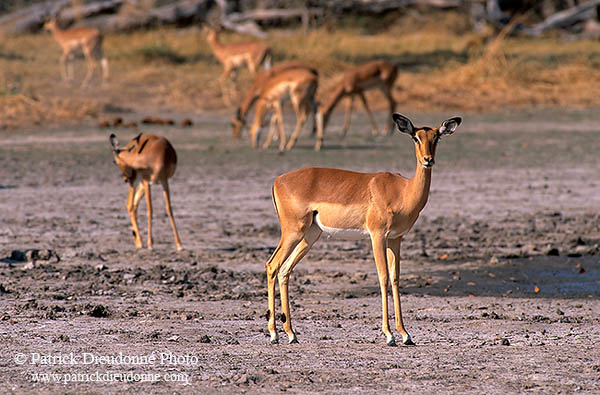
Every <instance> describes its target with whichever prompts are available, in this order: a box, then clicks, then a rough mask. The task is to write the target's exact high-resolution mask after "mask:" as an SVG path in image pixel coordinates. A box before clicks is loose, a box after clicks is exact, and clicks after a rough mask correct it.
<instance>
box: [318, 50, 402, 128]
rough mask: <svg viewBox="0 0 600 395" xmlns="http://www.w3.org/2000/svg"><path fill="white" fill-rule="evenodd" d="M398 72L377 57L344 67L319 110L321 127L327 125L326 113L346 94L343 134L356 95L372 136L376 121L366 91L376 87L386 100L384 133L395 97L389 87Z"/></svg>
mask: <svg viewBox="0 0 600 395" xmlns="http://www.w3.org/2000/svg"><path fill="white" fill-rule="evenodd" d="M397 76H398V70H397V68H396V66H394V65H393V64H391V63H390V62H387V61H385V60H376V61H373V62H369V63H365V64H363V65H361V66H358V67H355V68H353V69H350V70H349V71H347V72H346V73H345V74H344V76H343V77H342V81H341V82H340V85H339V86H338V87H337V88H336V89H335V91H333V94H332V95H331V97H330V98H329V101H328V102H327V104H325V106H323V108H321V109H320V110H319V112H320V113H321V114H323V129H325V128H326V127H327V123H328V122H329V117H330V116H331V113H332V112H333V110H334V109H335V106H336V105H337V104H338V103H339V101H340V100H342V99H343V98H344V97H346V96H349V99H348V101H347V102H346V115H345V117H344V129H343V131H342V133H343V135H344V136H346V133H347V132H348V128H349V127H350V116H351V114H352V107H353V106H354V97H355V96H358V97H360V100H361V101H362V103H363V105H364V107H365V110H366V111H367V115H368V116H369V121H370V122H371V133H372V134H373V136H376V135H377V125H376V124H375V119H374V118H373V113H371V109H370V108H369V105H368V104H367V98H366V97H365V91H367V90H371V89H379V90H380V91H381V92H382V93H383V94H384V95H385V98H386V99H387V101H388V104H389V118H388V120H387V123H386V126H385V129H384V130H383V134H384V135H386V134H387V133H388V131H389V128H390V126H392V123H393V122H392V114H393V113H394V111H395V110H396V101H395V100H394V97H393V96H392V87H393V86H394V82H396V77H397Z"/></svg>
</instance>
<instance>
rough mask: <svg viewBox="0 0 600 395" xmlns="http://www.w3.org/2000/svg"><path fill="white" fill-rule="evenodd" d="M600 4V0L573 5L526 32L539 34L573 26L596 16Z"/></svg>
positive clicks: (532, 34) (533, 34) (534, 34)
mask: <svg viewBox="0 0 600 395" xmlns="http://www.w3.org/2000/svg"><path fill="white" fill-rule="evenodd" d="M599 5H600V0H590V1H586V2H585V3H581V4H579V5H577V6H575V7H571V8H569V9H566V10H564V11H560V12H557V13H556V14H554V15H551V16H549V17H548V18H546V19H545V20H544V21H543V22H540V23H538V24H536V25H534V26H532V27H531V28H528V29H525V32H526V33H527V34H529V35H531V36H538V35H540V34H541V33H543V32H544V31H546V30H548V29H555V28H564V27H569V26H572V25H574V24H576V23H578V22H581V21H584V20H587V19H590V18H593V17H595V15H596V11H595V8H596V7H597V6H599Z"/></svg>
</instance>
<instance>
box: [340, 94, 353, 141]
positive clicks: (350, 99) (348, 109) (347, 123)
mask: <svg viewBox="0 0 600 395" xmlns="http://www.w3.org/2000/svg"><path fill="white" fill-rule="evenodd" d="M353 107H354V95H350V97H348V100H347V101H346V114H345V115H344V129H342V138H345V137H346V133H348V129H350V118H351V117H352V108H353Z"/></svg>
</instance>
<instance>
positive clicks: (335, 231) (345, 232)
mask: <svg viewBox="0 0 600 395" xmlns="http://www.w3.org/2000/svg"><path fill="white" fill-rule="evenodd" d="M315 223H316V224H317V226H318V227H319V228H321V230H322V231H323V233H324V234H325V236H327V238H328V239H338V240H363V239H368V238H370V237H371V236H370V235H369V232H367V231H366V230H363V229H341V228H331V227H329V226H325V225H323V224H322V223H321V220H320V219H319V214H318V213H317V215H315Z"/></svg>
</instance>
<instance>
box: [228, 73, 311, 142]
mask: <svg viewBox="0 0 600 395" xmlns="http://www.w3.org/2000/svg"><path fill="white" fill-rule="evenodd" d="M291 69H301V70H307V71H309V72H311V73H313V74H314V75H315V77H318V75H319V73H318V72H317V71H316V70H315V69H313V68H311V67H308V66H306V65H305V64H303V63H301V62H298V61H292V62H285V63H280V64H277V65H275V66H273V67H272V68H270V69H269V70H260V71H259V72H258V73H257V74H256V77H254V81H253V82H252V85H251V86H250V89H248V93H247V94H246V97H245V98H244V100H243V101H242V104H241V105H240V107H239V108H238V110H237V113H236V115H235V117H234V118H233V120H232V126H233V137H236V138H237V137H240V134H241V130H242V127H244V125H245V123H246V116H247V115H248V112H249V111H250V109H251V108H252V106H253V105H254V103H255V102H256V100H258V98H259V97H260V95H261V94H262V93H263V91H264V89H265V87H266V86H267V83H268V82H269V80H270V79H271V78H273V77H274V76H276V75H278V74H279V73H281V72H283V71H287V70H291Z"/></svg>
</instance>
